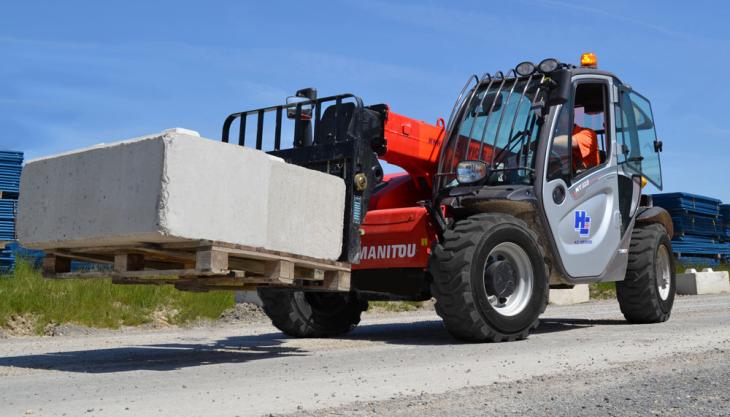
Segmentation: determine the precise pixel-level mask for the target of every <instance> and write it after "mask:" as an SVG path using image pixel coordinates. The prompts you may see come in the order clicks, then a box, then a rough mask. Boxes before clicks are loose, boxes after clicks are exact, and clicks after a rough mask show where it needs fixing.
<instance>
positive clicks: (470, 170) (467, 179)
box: [456, 161, 489, 184]
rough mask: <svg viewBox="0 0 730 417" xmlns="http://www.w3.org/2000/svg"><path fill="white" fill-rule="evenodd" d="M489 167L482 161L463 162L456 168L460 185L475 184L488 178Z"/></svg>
mask: <svg viewBox="0 0 730 417" xmlns="http://www.w3.org/2000/svg"><path fill="white" fill-rule="evenodd" d="M488 171H489V167H488V166H487V164H486V163H484V162H482V161H461V162H459V164H458V165H457V166H456V180H457V181H459V184H473V183H475V182H477V181H479V180H482V179H484V177H486V176H487V172H488Z"/></svg>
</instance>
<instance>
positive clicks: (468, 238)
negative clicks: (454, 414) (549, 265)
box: [429, 213, 549, 342]
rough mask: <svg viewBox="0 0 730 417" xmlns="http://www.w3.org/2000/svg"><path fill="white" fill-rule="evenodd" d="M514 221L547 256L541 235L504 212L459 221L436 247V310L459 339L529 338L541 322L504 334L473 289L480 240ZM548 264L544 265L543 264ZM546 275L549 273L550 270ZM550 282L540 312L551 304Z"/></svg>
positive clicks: (433, 268) (433, 265)
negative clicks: (492, 323)
mask: <svg viewBox="0 0 730 417" xmlns="http://www.w3.org/2000/svg"><path fill="white" fill-rule="evenodd" d="M504 223H511V224H513V225H514V226H517V227H519V228H521V229H523V230H524V231H526V232H527V233H528V234H529V235H530V236H531V237H532V239H533V240H534V242H536V245H537V247H538V248H539V250H540V255H541V259H545V254H544V250H543V248H542V246H541V245H540V244H539V243H538V236H537V234H536V233H535V232H534V231H533V230H532V229H531V228H530V227H529V226H528V225H527V224H526V223H525V222H523V221H522V220H519V219H517V218H516V217H514V216H510V215H507V214H500V213H482V214H476V215H473V216H470V217H468V218H466V219H464V220H461V221H459V222H457V223H456V224H455V225H454V227H453V228H452V229H449V230H447V231H446V232H444V236H443V241H442V242H441V243H440V244H437V245H436V246H435V247H434V251H433V253H432V255H431V262H430V265H429V268H430V271H431V275H432V276H433V283H432V284H431V293H432V294H433V296H434V297H435V298H436V305H435V309H436V313H437V314H438V315H439V316H440V317H441V318H442V319H443V322H444V326H445V327H446V329H447V330H448V332H449V333H450V334H451V335H452V336H454V337H456V338H457V339H461V340H466V341H476V342H510V341H515V340H521V339H525V338H526V337H527V336H528V334H529V332H530V330H532V329H535V328H537V327H538V325H539V318H536V319H535V321H534V322H533V323H532V324H531V325H530V326H528V327H527V328H525V329H523V330H521V331H519V332H516V333H502V332H499V331H497V330H496V329H494V328H492V327H491V326H490V325H489V324H488V323H487V322H486V321H485V320H484V319H483V318H482V317H481V315H480V314H479V312H478V311H477V306H476V302H475V298H474V294H472V288H471V282H470V280H471V272H470V270H471V260H472V259H473V257H474V251H475V249H476V247H477V245H478V244H479V242H480V240H481V239H482V237H483V236H484V234H485V233H487V232H488V231H489V230H490V229H492V228H494V227H495V226H497V225H501V224H504ZM543 265H544V264H543ZM545 276H548V275H547V273H546V274H545ZM548 294H549V293H548V291H547V285H546V290H545V294H544V296H543V297H541V305H540V307H539V311H540V314H542V313H543V312H544V311H545V308H546V307H547V304H548Z"/></svg>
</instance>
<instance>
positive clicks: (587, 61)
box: [580, 52, 598, 68]
mask: <svg viewBox="0 0 730 417" xmlns="http://www.w3.org/2000/svg"><path fill="white" fill-rule="evenodd" d="M580 66H581V67H588V68H597V67H598V58H596V54H594V53H593V52H586V53H584V54H583V55H581V56H580Z"/></svg>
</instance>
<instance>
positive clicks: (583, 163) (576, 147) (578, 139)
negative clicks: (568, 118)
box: [572, 124, 601, 172]
mask: <svg viewBox="0 0 730 417" xmlns="http://www.w3.org/2000/svg"><path fill="white" fill-rule="evenodd" d="M572 148H573V149H572V153H573V172H576V171H578V170H581V171H585V170H587V169H590V168H593V167H595V166H598V164H600V163H601V157H600V154H599V152H598V136H597V135H596V132H595V131H594V130H593V129H589V128H587V127H582V126H579V125H577V124H574V125H573V141H572Z"/></svg>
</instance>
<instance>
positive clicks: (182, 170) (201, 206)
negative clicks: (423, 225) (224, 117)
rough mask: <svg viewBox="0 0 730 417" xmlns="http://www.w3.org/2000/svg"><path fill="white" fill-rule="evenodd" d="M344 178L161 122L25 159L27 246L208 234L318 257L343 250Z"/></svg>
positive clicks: (23, 230) (23, 232)
mask: <svg viewBox="0 0 730 417" xmlns="http://www.w3.org/2000/svg"><path fill="white" fill-rule="evenodd" d="M344 206H345V184H344V182H343V180H342V179H340V178H337V177H335V176H332V175H328V174H324V173H321V172H318V171H314V170H310V169H306V168H302V167H300V166H296V165H290V164H287V163H285V162H284V161H283V160H281V159H280V158H276V157H273V156H270V155H268V154H266V153H264V152H261V151H257V150H255V149H252V148H244V147H241V146H238V145H233V144H227V143H222V142H220V141H213V140H207V139H202V138H200V137H199V136H198V135H197V133H195V132H191V131H187V130H180V129H175V130H169V131H165V132H162V133H159V134H155V135H150V136H145V137H142V138H137V139H133V140H127V141H123V142H118V143H113V144H109V145H105V144H103V145H97V146H94V147H92V148H89V149H84V150H80V151H75V152H70V153H66V154H62V155H58V156H53V157H48V158H42V159H38V160H34V161H31V162H29V163H28V164H27V165H26V166H25V167H24V169H23V175H22V177H21V193H20V202H19V214H18V225H17V230H18V236H19V238H20V241H21V243H22V244H23V245H24V246H26V247H29V248H34V249H49V248H74V247H76V248H78V247H94V246H102V245H103V246H112V245H129V244H133V243H135V242H151V243H165V242H174V241H179V240H191V239H193V240H198V239H200V240H214V241H222V242H227V243H234V244H239V245H247V246H255V247H261V248H265V249H269V250H275V251H282V252H288V253H293V254H298V255H305V256H311V257H315V258H321V259H330V260H334V259H337V258H338V257H339V255H340V252H341V250H342V229H343V221H344Z"/></svg>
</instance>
